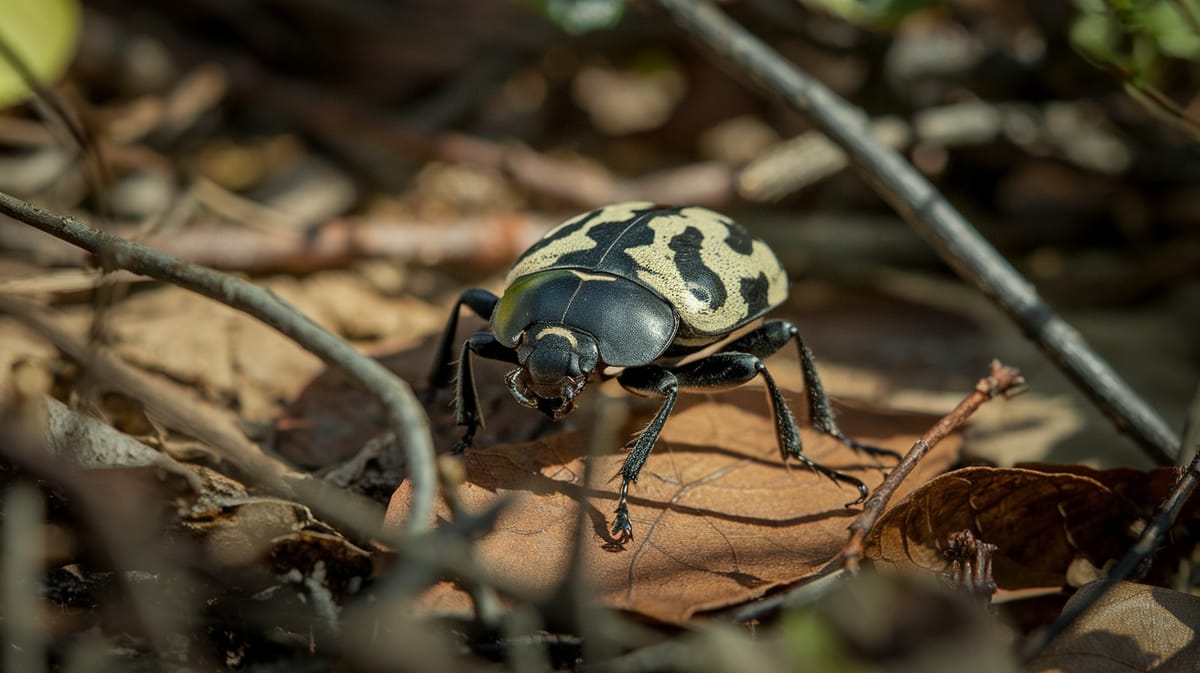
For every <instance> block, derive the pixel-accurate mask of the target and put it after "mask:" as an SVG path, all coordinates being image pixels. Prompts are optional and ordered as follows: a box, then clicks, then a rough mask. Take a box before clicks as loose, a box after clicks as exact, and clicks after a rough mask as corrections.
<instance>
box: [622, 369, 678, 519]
mask: <svg viewBox="0 0 1200 673" xmlns="http://www.w3.org/2000/svg"><path fill="white" fill-rule="evenodd" d="M617 381H618V382H620V384H621V386H623V387H624V388H625V389H626V390H628V391H630V392H633V393H636V394H638V395H644V396H648V397H649V396H653V397H661V398H663V403H662V406H661V407H659V408H658V413H656V414H655V415H654V418H653V419H651V420H650V424H649V425H647V426H646V428H645V429H644V430H642V431H641V433H639V434H638V436H637V437H636V438H635V440H634V442H633V448H632V449H630V450H629V455H627V456H626V457H625V464H624V465H623V466H622V467H621V495H620V497H619V498H618V499H617V509H616V518H615V519H614V520H613V527H612V534H613V536H614V537H616V538H617V540H618V541H620V542H628V541H630V540H632V539H633V525H632V524H631V523H630V522H629V505H628V503H627V502H626V499H627V496H628V495H629V484H630V483H631V482H635V481H637V478H638V474H640V473H641V471H642V467H643V466H644V465H645V464H646V457H647V456H649V455H650V449H653V448H654V443H655V442H656V441H658V436H659V434H661V433H662V429H663V426H664V425H665V424H666V422H667V417H668V416H670V415H671V410H672V409H674V408H675V399H676V398H677V397H678V395H679V382H678V380H676V378H675V375H674V374H672V373H671V372H670V371H669V370H667V369H664V368H662V367H658V366H656V365H647V366H645V367H631V368H629V369H626V370H625V371H623V372H621V374H620V376H618V377H617Z"/></svg>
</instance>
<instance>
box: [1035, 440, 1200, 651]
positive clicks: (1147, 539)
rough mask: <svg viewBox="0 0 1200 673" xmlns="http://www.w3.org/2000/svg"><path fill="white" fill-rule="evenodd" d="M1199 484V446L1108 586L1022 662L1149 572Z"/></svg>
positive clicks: (1038, 641) (1068, 613)
mask: <svg viewBox="0 0 1200 673" xmlns="http://www.w3.org/2000/svg"><path fill="white" fill-rule="evenodd" d="M1197 484H1200V446H1198V447H1196V453H1195V455H1194V456H1193V457H1192V462H1191V463H1190V464H1188V466H1187V468H1185V471H1184V473H1183V475H1182V476H1181V477H1180V479H1179V481H1178V482H1176V484H1175V488H1173V489H1171V494H1170V495H1168V496H1167V498H1166V500H1164V501H1163V502H1162V504H1161V505H1159V506H1158V511H1157V512H1155V513H1154V518H1153V519H1151V520H1150V525H1149V526H1146V527H1145V528H1144V529H1143V530H1142V534H1141V535H1139V536H1138V539H1137V542H1135V543H1134V545H1133V547H1132V548H1131V549H1130V550H1129V551H1128V552H1126V553H1125V556H1124V557H1122V558H1121V560H1120V562H1118V563H1117V565H1116V567H1114V568H1113V570H1112V572H1110V573H1109V574H1108V579H1107V580H1105V581H1106V582H1107V583H1108V584H1107V585H1106V586H1105V587H1104V588H1103V589H1101V590H1100V591H1094V592H1092V593H1090V594H1088V600H1086V601H1078V602H1076V603H1073V604H1071V605H1068V606H1067V608H1066V609H1064V610H1063V611H1062V613H1061V614H1059V616H1058V618H1057V619H1055V620H1054V621H1053V622H1050V623H1049V624H1047V625H1046V626H1044V627H1042V628H1041V629H1039V630H1037V631H1034V632H1033V633H1032V634H1031V635H1030V636H1029V638H1028V639H1027V640H1026V641H1025V644H1024V646H1023V647H1022V648H1021V659H1022V661H1025V662H1029V661H1030V660H1032V659H1033V658H1034V657H1036V656H1037V655H1038V653H1039V652H1041V651H1042V649H1043V648H1045V647H1046V645H1048V644H1050V641H1052V640H1054V639H1055V638H1057V637H1058V636H1060V635H1062V634H1063V633H1064V632H1066V631H1067V630H1068V629H1070V628H1071V626H1072V625H1074V624H1075V622H1077V621H1078V620H1079V618H1080V617H1082V616H1083V614H1084V613H1085V612H1087V611H1088V609H1089V608H1091V607H1092V606H1093V605H1095V604H1096V603H1097V602H1098V601H1099V600H1100V599H1101V598H1103V597H1104V595H1105V594H1106V593H1108V590H1109V589H1111V588H1112V587H1113V586H1114V585H1115V584H1116V583H1117V582H1120V581H1123V580H1126V579H1129V578H1131V577H1132V578H1134V579H1137V578H1138V577H1140V576H1141V575H1142V574H1143V573H1145V571H1146V570H1148V569H1149V568H1148V563H1147V561H1149V559H1150V558H1151V557H1152V556H1153V555H1154V552H1156V551H1158V548H1159V547H1160V546H1161V545H1162V543H1163V540H1164V539H1165V538H1166V536H1167V533H1168V532H1170V530H1171V526H1172V525H1173V524H1174V523H1175V519H1176V518H1177V517H1178V516H1179V510H1181V509H1182V508H1183V505H1184V503H1186V502H1187V500H1188V497H1190V496H1191V495H1192V492H1193V491H1195V490H1196V485H1197Z"/></svg>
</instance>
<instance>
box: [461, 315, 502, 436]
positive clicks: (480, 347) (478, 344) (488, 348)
mask: <svg viewBox="0 0 1200 673" xmlns="http://www.w3.org/2000/svg"><path fill="white" fill-rule="evenodd" d="M473 354H474V355H478V356H479V357H483V358H488V359H489V360H501V361H504V362H512V363H516V362H517V352H516V351H514V350H513V349H511V348H509V347H507V346H505V345H504V344H501V343H500V342H499V341H496V337H494V336H492V334H491V332H476V333H475V334H472V335H471V338H470V339H467V340H466V341H465V342H463V346H462V352H461V353H460V354H459V358H458V378H457V379H456V381H455V386H454V421H455V422H456V423H458V424H459V425H461V426H463V427H465V428H466V429H467V431H466V432H465V433H464V434H463V436H462V439H460V440H458V442H457V443H456V444H455V445H454V453H462V452H463V451H466V450H467V449H468V448H470V446H471V443H472V442H473V441H475V433H476V432H477V431H478V430H479V428H480V427H481V426H483V414H482V413H481V412H480V410H479V394H478V392H477V391H476V390H475V367H474V366H473V365H472V363H471V356H472V355H473Z"/></svg>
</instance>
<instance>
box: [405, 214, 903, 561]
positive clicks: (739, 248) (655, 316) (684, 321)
mask: <svg viewBox="0 0 1200 673" xmlns="http://www.w3.org/2000/svg"><path fill="white" fill-rule="evenodd" d="M507 281H508V284H507V289H506V290H505V291H504V295H503V296H501V297H497V296H496V295H494V294H492V293H491V292H488V291H486V290H482V289H477V288H476V289H469V290H466V291H464V292H463V293H462V295H461V296H460V297H459V299H458V302H457V303H456V304H455V306H454V309H453V310H452V311H451V313H450V320H449V322H448V324H447V325H446V330H445V332H443V334H442V338H441V340H440V341H439V343H438V349H437V352H436V356H435V360H434V364H433V370H432V372H431V373H430V376H429V389H428V390H429V391H436V390H438V389H440V388H444V387H446V386H447V385H449V383H450V380H451V376H452V374H454V370H455V364H454V362H453V361H452V359H451V357H452V353H451V350H452V348H453V346H454V338H455V332H456V331H457V328H458V314H459V309H460V308H461V307H462V306H464V305H465V306H467V307H468V308H469V309H471V310H472V311H473V312H474V313H476V314H477V315H478V316H479V317H481V318H483V319H485V320H489V321H490V323H491V324H490V330H489V331H483V332H477V333H475V334H473V335H472V336H471V337H470V338H469V339H467V340H466V341H465V342H464V343H463V344H462V348H461V351H460V356H459V358H458V361H457V374H458V375H457V379H456V381H455V402H456V409H455V420H456V421H457V423H458V424H459V425H461V426H463V427H465V428H466V432H465V433H464V435H463V437H462V439H461V440H460V441H459V442H458V444H457V445H456V446H455V451H456V452H457V451H463V450H465V449H466V448H468V447H469V446H470V445H471V443H472V441H473V440H474V438H475V433H476V431H477V430H478V429H479V427H480V426H481V425H482V424H483V418H482V416H481V413H480V409H479V401H478V398H477V394H476V391H475V379H474V372H473V369H472V365H471V356H472V355H477V356H480V357H485V358H489V359H493V360H501V361H504V362H509V363H512V364H515V365H517V368H516V369H513V370H512V371H510V372H509V373H508V375H507V376H506V377H505V381H506V383H507V384H508V387H509V389H510V390H511V392H512V395H513V397H515V398H516V400H517V402H519V403H520V404H522V405H523V406H526V407H529V408H531V409H537V410H539V411H541V412H543V413H544V414H546V415H547V416H549V417H550V418H552V419H554V420H558V419H560V418H562V417H564V416H566V415H567V414H569V413H571V411H572V410H574V408H575V403H576V402H575V401H576V398H577V397H578V396H579V394H580V392H582V390H583V389H584V387H585V386H586V385H587V383H588V382H589V381H592V380H603V379H609V378H612V377H613V376H615V377H616V379H617V381H618V382H619V383H620V384H621V386H622V387H624V388H625V389H626V390H628V391H630V392H633V393H635V394H637V395H642V396H648V397H657V398H661V399H662V405H661V406H660V407H659V410H658V413H656V414H655V415H654V418H653V419H652V420H651V421H650V423H649V425H647V426H646V429H645V430H644V431H643V432H642V433H641V434H639V435H638V436H636V437H635V438H634V439H633V440H632V441H631V444H632V447H631V448H630V450H629V454H628V456H627V457H626V459H625V463H624V466H623V467H622V469H621V492H620V497H619V498H618V501H617V508H616V512H615V515H616V516H615V519H614V521H613V528H612V534H613V535H614V536H615V537H616V538H617V539H618V540H619V541H621V542H626V541H628V540H630V539H632V537H633V526H632V524H631V523H630V520H629V510H628V505H627V502H626V500H627V497H628V493H629V485H630V484H631V483H633V482H636V481H637V478H638V474H639V473H640V472H641V469H642V466H643V465H645V463H646V458H647V456H648V455H649V454H650V450H651V449H652V448H653V447H654V443H655V441H656V440H657V439H658V436H659V434H660V433H661V432H662V429H663V425H664V424H665V423H666V421H667V417H668V416H670V414H671V410H672V409H673V408H674V406H675V400H676V397H677V396H678V394H679V392H680V391H681V390H689V389H690V390H699V391H714V390H721V389H725V388H732V387H736V386H738V385H741V384H743V383H746V382H748V381H750V380H751V379H753V378H754V377H756V376H761V377H762V379H763V381H764V382H765V383H766V386H767V392H768V396H769V399H770V405H771V411H772V415H773V417H774V420H775V434H776V437H777V439H778V443H779V449H780V452H781V454H782V456H783V459H784V461H786V460H787V459H788V458H789V457H790V458H795V459H797V460H799V461H801V462H802V463H804V464H805V465H807V466H808V467H809V468H811V469H813V470H814V471H816V472H817V473H819V474H822V475H824V476H826V477H829V478H830V479H832V480H834V481H835V482H842V483H845V484H849V485H851V486H853V487H855V488H856V489H857V490H858V498H857V499H856V500H855V501H854V502H852V503H849V504H850V505H854V504H857V503H860V502H862V501H863V500H865V499H866V496H867V487H866V485H865V484H863V482H862V481H861V480H859V479H857V478H855V477H852V476H849V475H846V474H842V473H840V472H838V471H836V470H833V469H831V468H828V467H825V466H824V465H821V464H820V463H817V462H815V461H814V460H812V459H811V458H808V457H807V456H805V455H804V454H803V453H802V450H801V445H800V433H799V431H798V430H797V427H796V419H795V417H794V416H793V415H792V412H791V410H790V409H788V405H787V403H786V401H785V400H784V397H783V393H781V392H780V390H779V387H778V386H777V385H776V384H775V379H774V378H773V377H772V376H771V374H770V372H769V371H768V370H767V367H766V365H764V364H763V359H764V358H766V357H767V356H769V355H771V354H772V353H774V352H776V351H778V350H779V349H781V348H783V347H784V346H785V345H786V344H787V343H788V342H789V341H795V342H796V349H797V352H798V354H799V357H800V364H801V369H802V371H803V375H804V385H805V388H806V392H807V397H808V404H809V412H810V422H811V424H812V426H813V428H814V429H816V430H817V431H819V432H821V433H824V434H826V435H831V436H833V437H836V438H837V439H838V440H840V441H841V442H842V443H843V444H846V445H847V446H850V447H851V448H853V449H855V450H858V451H863V452H866V453H869V454H874V455H888V456H893V457H897V458H898V457H899V456H897V454H896V453H895V452H893V451H889V450H886V449H881V448H878V447H874V446H869V445H865V444H860V443H859V442H856V441H855V440H853V439H850V438H849V437H847V436H846V435H845V434H844V433H843V432H842V431H841V430H840V429H839V428H838V426H837V423H836V422H835V421H834V417H833V410H832V408H831V406H830V404H829V400H828V398H827V397H826V395H825V392H824V389H823V388H822V386H821V379H820V377H819V376H818V375H817V369H816V366H815V364H814V362H813V356H812V353H811V352H810V351H809V349H808V347H807V346H806V345H805V344H804V342H803V341H802V340H801V339H800V336H799V334H798V332H797V330H796V327H795V325H793V324H792V323H790V322H788V321H786V320H767V321H765V322H763V323H762V324H761V325H760V326H758V327H756V328H753V329H750V331H748V332H746V333H745V334H742V335H740V336H737V337H736V338H733V339H732V340H730V341H728V343H725V344H722V345H720V346H719V347H717V349H716V352H714V353H711V354H709V355H707V356H703V357H699V358H698V359H692V360H690V361H689V360H687V359H686V358H687V356H688V355H692V354H695V353H697V352H698V351H701V350H704V349H705V348H708V347H710V346H714V345H715V344H717V343H718V342H720V341H723V340H726V339H729V338H730V337H731V336H733V333H735V332H737V331H738V330H739V329H741V328H743V327H748V326H749V325H750V323H753V322H755V321H756V320H758V319H759V318H761V317H763V316H764V315H765V314H766V313H767V312H768V311H770V310H771V309H773V308H775V307H777V306H779V305H780V304H782V303H783V302H784V300H786V299H787V294H788V280H787V274H786V272H785V271H784V269H783V265H782V264H780V262H779V259H778V258H777V257H776V256H775V253H774V252H772V251H771V249H770V248H768V247H767V245H766V243H764V242H762V241H761V240H759V239H758V238H755V237H754V236H752V235H750V233H749V232H747V231H746V230H745V229H743V228H742V227H741V226H740V225H738V224H737V223H735V222H733V220H731V219H730V218H728V217H726V216H724V215H721V214H720V213H716V212H714V211H711V210H708V209H706V208H700V207H695V206H683V207H668V206H660V205H654V204H651V203H641V202H631V203H619V204H614V205H610V206H605V207H603V208H599V209H597V210H593V211H591V212H587V213H584V214H582V215H578V216H576V217H574V218H571V219H569V220H567V221H566V222H564V223H562V224H561V225H559V226H558V227H556V228H554V229H553V230H551V231H550V232H548V233H547V234H546V235H545V236H544V237H543V238H542V239H541V240H540V241H538V242H537V243H535V244H534V245H533V246H532V247H530V248H529V249H528V250H526V251H525V253H524V254H523V255H521V257H520V258H519V259H517V261H516V263H515V264H514V265H513V267H512V269H511V271H509V274H508V279H507ZM681 360H682V362H681Z"/></svg>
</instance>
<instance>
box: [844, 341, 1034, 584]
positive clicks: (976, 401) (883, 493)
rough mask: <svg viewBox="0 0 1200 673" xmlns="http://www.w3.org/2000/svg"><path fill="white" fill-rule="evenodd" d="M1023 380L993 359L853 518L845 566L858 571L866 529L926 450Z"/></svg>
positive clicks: (1018, 374)
mask: <svg viewBox="0 0 1200 673" xmlns="http://www.w3.org/2000/svg"><path fill="white" fill-rule="evenodd" d="M1023 383H1024V380H1023V379H1022V378H1021V373H1020V372H1019V371H1017V370H1016V369H1014V368H1012V367H1006V366H1004V365H1002V364H1000V362H999V361H998V360H992V373H991V374H990V375H988V376H987V377H985V378H982V379H980V380H979V382H978V383H976V384H975V390H973V391H971V394H970V395H967V396H966V397H965V398H963V401H962V402H959V403H958V406H956V407H954V410H953V411H951V412H950V413H948V414H946V415H945V416H943V417H942V418H941V420H939V421H938V422H937V423H935V424H934V426H933V427H932V428H929V430H927V431H926V432H925V434H924V435H921V438H920V439H918V440H917V442H916V443H915V444H913V445H912V448H911V449H909V450H908V453H907V454H905V456H904V459H903V460H901V461H900V463H899V464H898V465H896V467H895V469H893V470H892V471H891V472H890V473H889V474H888V476H887V478H886V479H884V480H883V483H882V484H880V485H879V488H877V489H875V492H874V493H872V494H871V497H870V498H868V499H867V502H866V503H865V504H864V505H863V511H862V514H859V515H858V517H857V518H856V519H854V523H852V524H850V540H849V541H848V542H847V543H846V546H845V547H843V548H842V553H841V559H842V564H843V565H844V566H845V568H846V570H848V571H850V572H852V573H856V572H858V562H859V559H861V558H862V554H863V540H864V539H866V537H867V533H869V532H870V531H871V528H872V527H873V526H874V525H875V522H876V521H877V520H878V519H879V516H880V515H881V514H883V509H884V507H886V506H887V503H888V501H889V500H891V498H892V496H893V495H894V494H895V493H896V489H897V488H899V486H900V484H901V482H903V481H904V479H905V478H906V477H908V475H909V474H910V473H912V471H913V468H915V467H916V466H917V463H919V462H920V461H921V459H922V458H924V457H925V454H927V453H929V450H930V449H932V448H933V447H934V446H935V445H936V444H937V443H938V442H940V441H942V439H944V438H945V437H946V435H948V434H950V433H951V432H953V431H954V429H955V428H957V427H958V426H960V425H962V424H963V422H964V421H966V420H967V418H968V417H970V415H971V414H973V413H975V410H976V409H978V408H979V407H981V406H982V405H983V403H984V402H987V401H988V400H990V399H992V398H993V397H995V396H996V395H1000V394H1003V395H1010V394H1012V393H1013V392H1014V391H1015V390H1016V388H1017V387H1019V386H1021V385H1022V384H1023Z"/></svg>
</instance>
